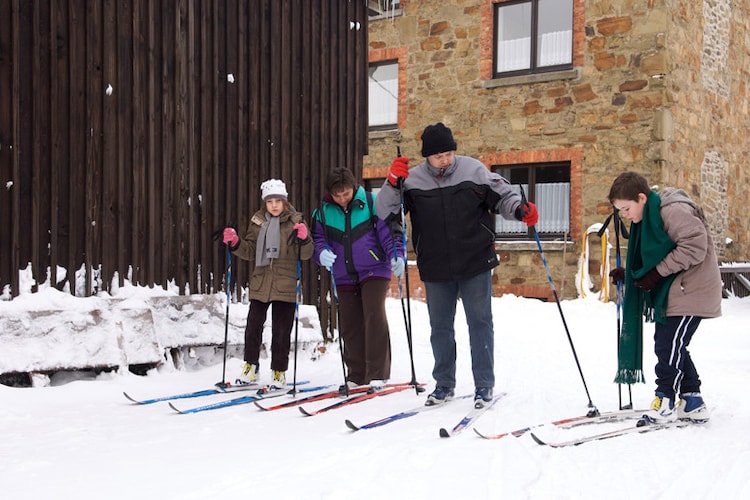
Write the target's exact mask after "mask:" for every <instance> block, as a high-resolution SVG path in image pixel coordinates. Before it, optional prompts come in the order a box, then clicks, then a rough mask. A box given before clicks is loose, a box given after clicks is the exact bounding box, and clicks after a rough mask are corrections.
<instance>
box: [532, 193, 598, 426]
mask: <svg viewBox="0 0 750 500" xmlns="http://www.w3.org/2000/svg"><path fill="white" fill-rule="evenodd" d="M519 188H520V189H521V203H522V204H523V205H525V204H526V193H525V192H524V189H523V186H519ZM530 227H531V232H532V233H533V234H534V239H535V240H536V245H537V247H538V248H539V255H540V256H541V257H542V263H544V270H545V271H546V272H547V281H549V284H550V287H551V288H552V295H553V296H554V297H555V303H556V304H557V310H558V311H559V312H560V319H562V323H563V327H565V333H566V334H567V336H568V342H569V343H570V349H571V350H572V351H573V358H574V359H575V362H576V366H577V367H578V373H579V374H580V375H581V382H583V388H584V389H585V391H586V397H587V398H588V400H589V404H588V407H589V408H591V411H589V412H588V413H587V415H588V416H590V417H593V416H596V415H598V414H599V410H598V409H597V408H596V406H594V403H592V402H591V395H590V394H589V388H588V386H587V385H586V379H585V377H584V376H583V370H582V369H581V363H580V362H579V361H578V354H576V348H575V346H574V345H573V339H572V337H571V336H570V330H569V329H568V323H567V322H566V321H565V315H564V314H563V310H562V306H561V305H560V298H559V297H558V296H557V289H556V288H555V283H554V281H552V274H551V273H550V271H549V265H548V264H547V258H546V257H545V256H544V250H542V242H541V240H540V239H539V233H537V231H536V225H534V226H530Z"/></svg>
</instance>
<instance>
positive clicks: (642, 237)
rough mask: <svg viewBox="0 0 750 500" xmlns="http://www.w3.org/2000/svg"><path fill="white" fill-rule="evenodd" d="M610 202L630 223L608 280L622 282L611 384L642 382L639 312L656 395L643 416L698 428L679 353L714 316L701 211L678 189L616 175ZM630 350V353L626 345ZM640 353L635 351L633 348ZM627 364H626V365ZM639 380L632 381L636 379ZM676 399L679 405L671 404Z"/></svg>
mask: <svg viewBox="0 0 750 500" xmlns="http://www.w3.org/2000/svg"><path fill="white" fill-rule="evenodd" d="M608 198H609V201H610V203H611V204H612V205H613V206H614V207H615V209H617V210H618V211H619V212H620V215H621V216H622V217H624V218H625V219H628V220H630V221H631V223H632V224H631V229H630V239H629V242H628V253H627V263H626V270H623V269H622V268H618V269H615V270H614V271H612V273H611V275H612V278H613V280H615V281H619V280H623V278H624V282H625V298H624V301H623V328H622V334H621V339H620V342H621V344H620V353H621V356H620V370H619V372H618V378H617V379H616V381H621V382H625V383H632V382H634V381H642V379H643V374H642V371H641V370H640V366H638V365H639V364H640V361H635V362H634V363H631V364H630V365H628V360H627V359H625V360H623V356H622V355H623V353H625V356H627V353H630V355H631V356H633V358H636V357H637V355H636V350H637V349H636V348H635V347H640V346H638V345H637V344H638V343H639V342H640V338H641V333H642V330H641V329H642V326H643V325H642V319H641V314H645V317H646V320H648V321H655V323H656V324H655V332H654V351H655V353H656V357H657V363H656V392H655V395H656V397H655V398H654V400H653V402H652V404H651V409H650V410H649V411H648V412H647V413H646V414H644V418H645V419H646V420H649V421H651V422H665V421H671V420H676V419H678V418H679V419H684V420H691V421H693V422H705V421H707V420H708V418H709V412H708V409H707V408H706V405H705V403H704V402H703V398H702V397H701V394H700V385H701V382H700V378H699V376H698V372H697V370H696V368H695V365H694V364H693V361H692V359H691V358H690V353H689V352H688V350H687V347H688V345H689V344H690V340H691V338H692V336H693V334H694V333H695V331H696V329H697V328H698V325H699V324H700V322H701V320H702V319H703V318H715V317H718V316H720V315H721V290H722V284H721V276H720V274H719V266H718V263H717V259H716V253H715V250H714V243H713V239H712V238H711V232H710V230H709V227H708V224H707V223H706V219H705V217H704V215H703V210H702V209H701V208H700V207H699V206H698V205H697V204H696V203H695V202H693V201H692V200H691V199H690V197H689V196H688V195H687V193H685V191H683V190H681V189H676V188H665V189H664V190H663V191H662V192H661V193H659V194H657V193H656V192H655V191H652V190H651V189H650V188H649V185H648V182H647V181H646V179H645V178H644V177H643V176H642V175H640V174H637V173H635V172H625V173H622V174H620V175H619V176H618V177H617V178H616V179H615V181H614V182H613V183H612V186H611V188H610V191H609V196H608ZM634 346H635V347H634ZM638 352H640V350H638ZM632 360H633V359H632V358H631V361H632ZM638 379H640V380H638ZM677 395H679V398H680V399H679V401H677V402H675V398H676V396H677Z"/></svg>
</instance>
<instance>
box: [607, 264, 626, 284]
mask: <svg viewBox="0 0 750 500" xmlns="http://www.w3.org/2000/svg"><path fill="white" fill-rule="evenodd" d="M609 277H610V278H612V284H613V285H617V284H618V283H623V282H624V281H625V269H624V268H622V267H616V268H614V269H612V270H611V271H610V272H609Z"/></svg>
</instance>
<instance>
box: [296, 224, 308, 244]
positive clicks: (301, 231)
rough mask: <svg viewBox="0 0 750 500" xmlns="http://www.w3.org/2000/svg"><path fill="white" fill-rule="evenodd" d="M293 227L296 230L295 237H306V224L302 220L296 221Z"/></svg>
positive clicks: (304, 238) (303, 238)
mask: <svg viewBox="0 0 750 500" xmlns="http://www.w3.org/2000/svg"><path fill="white" fill-rule="evenodd" d="M294 229H296V230H297V238H299V239H301V240H306V239H307V226H306V225H305V224H304V223H302V222H298V223H296V224H295V225H294Z"/></svg>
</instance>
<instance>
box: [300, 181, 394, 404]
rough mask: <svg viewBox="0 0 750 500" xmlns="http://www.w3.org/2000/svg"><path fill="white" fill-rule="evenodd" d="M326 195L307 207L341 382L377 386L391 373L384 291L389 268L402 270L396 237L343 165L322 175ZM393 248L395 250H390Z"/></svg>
mask: <svg viewBox="0 0 750 500" xmlns="http://www.w3.org/2000/svg"><path fill="white" fill-rule="evenodd" d="M326 191H327V193H326V195H325V196H324V198H323V203H322V205H321V207H320V208H318V209H316V210H315V211H314V212H313V217H312V218H313V240H314V242H315V252H314V255H313V257H314V260H315V261H316V262H317V263H318V264H319V265H321V266H323V267H326V268H327V269H328V270H329V271H330V272H331V274H332V275H333V283H334V286H335V288H336V290H335V291H336V292H337V294H338V305H339V309H338V310H339V325H338V326H339V334H340V335H341V338H342V339H343V341H344V363H345V364H346V368H347V376H346V383H347V387H342V389H344V390H346V389H347V388H352V387H356V386H358V385H367V384H369V385H370V387H371V388H373V389H379V388H382V387H383V385H385V382H386V380H388V379H389V378H390V375H391V342H390V332H389V329H388V319H387V317H386V313H385V295H386V292H387V291H388V286H389V284H390V279H391V273H393V274H395V275H396V276H398V277H401V275H402V274H403V272H404V267H405V260H404V248H403V243H402V241H401V238H400V237H399V236H395V235H394V234H392V232H391V229H390V228H389V227H388V225H387V224H386V223H385V222H383V221H382V220H380V219H378V217H377V215H376V213H375V205H374V196H373V195H372V194H371V193H367V192H365V190H364V188H363V187H362V186H360V185H358V184H357V182H356V181H355V179H354V175H353V174H352V172H351V171H349V170H348V169H346V168H336V169H334V170H332V171H331V172H330V174H329V175H328V179H327V181H326ZM394 248H395V250H394Z"/></svg>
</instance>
